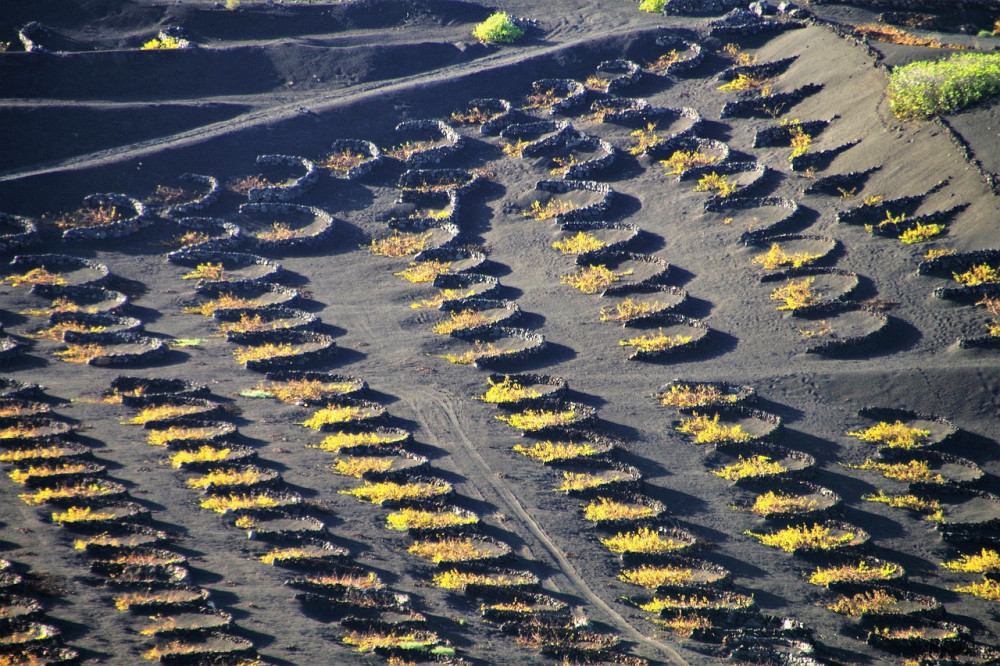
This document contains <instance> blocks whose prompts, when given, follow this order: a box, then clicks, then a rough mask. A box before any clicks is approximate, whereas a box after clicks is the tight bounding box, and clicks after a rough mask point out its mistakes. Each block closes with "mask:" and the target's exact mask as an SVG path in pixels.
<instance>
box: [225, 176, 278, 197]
mask: <svg viewBox="0 0 1000 666" xmlns="http://www.w3.org/2000/svg"><path fill="white" fill-rule="evenodd" d="M274 186H275V183H272V182H271V181H269V180H268V179H267V178H265V177H264V175H263V174H256V175H250V176H238V177H236V178H233V179H231V180H229V181H228V182H227V183H226V189H227V190H229V191H230V192H234V193H236V194H242V195H244V196H246V195H247V194H249V193H250V190H263V189H266V188H268V187H274Z"/></svg>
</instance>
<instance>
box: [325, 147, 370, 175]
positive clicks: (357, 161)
mask: <svg viewBox="0 0 1000 666" xmlns="http://www.w3.org/2000/svg"><path fill="white" fill-rule="evenodd" d="M366 159H368V158H367V157H365V156H364V155H362V154H361V153H356V152H354V151H352V150H351V149H350V148H345V149H344V150H341V151H339V152H336V153H331V154H329V155H327V156H326V157H323V158H322V159H319V160H317V161H316V166H319V167H322V168H324V169H330V170H331V171H341V172H344V173H347V172H348V171H350V170H351V169H353V168H355V167H358V166H361V164H362V163H364V161H365V160H366Z"/></svg>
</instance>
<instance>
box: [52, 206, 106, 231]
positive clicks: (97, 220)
mask: <svg viewBox="0 0 1000 666" xmlns="http://www.w3.org/2000/svg"><path fill="white" fill-rule="evenodd" d="M121 219H122V213H121V211H119V210H118V208H117V207H115V206H95V207H93V208H80V209H78V210H76V211H73V212H72V213H66V214H65V215H63V216H61V217H59V218H58V219H56V220H55V224H56V226H57V227H58V228H60V229H77V228H83V227H100V226H104V225H105V224H111V223H112V222H117V221H119V220H121Z"/></svg>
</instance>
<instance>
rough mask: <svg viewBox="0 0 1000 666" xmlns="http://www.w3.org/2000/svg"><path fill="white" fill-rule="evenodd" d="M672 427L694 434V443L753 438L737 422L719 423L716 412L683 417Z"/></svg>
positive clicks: (738, 441) (736, 441)
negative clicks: (730, 424) (734, 423)
mask: <svg viewBox="0 0 1000 666" xmlns="http://www.w3.org/2000/svg"><path fill="white" fill-rule="evenodd" d="M674 429H675V430H677V431H678V432H682V433H684V434H685V435H694V442H695V444H719V443H722V442H727V443H734V444H738V443H740V442H748V441H750V440H751V439H753V435H751V434H750V433H748V432H746V431H744V430H743V427H742V426H740V425H739V424H736V425H734V426H727V425H724V424H723V425H720V424H719V415H718V414H716V415H714V416H708V415H707V414H695V415H694V416H692V417H691V418H689V419H683V420H682V421H681V423H680V425H678V426H677V427H676V428H674ZM724 478H725V477H724Z"/></svg>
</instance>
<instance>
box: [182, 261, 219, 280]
mask: <svg viewBox="0 0 1000 666" xmlns="http://www.w3.org/2000/svg"><path fill="white" fill-rule="evenodd" d="M225 276H226V270H225V269H224V268H223V267H222V264H221V263H218V264H213V263H212V262H207V263H204V264H198V265H197V266H195V268H194V270H192V271H190V272H188V273H185V274H184V275H182V276H181V279H182V280H212V281H216V282H217V281H219V280H222V279H224V278H225Z"/></svg>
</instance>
